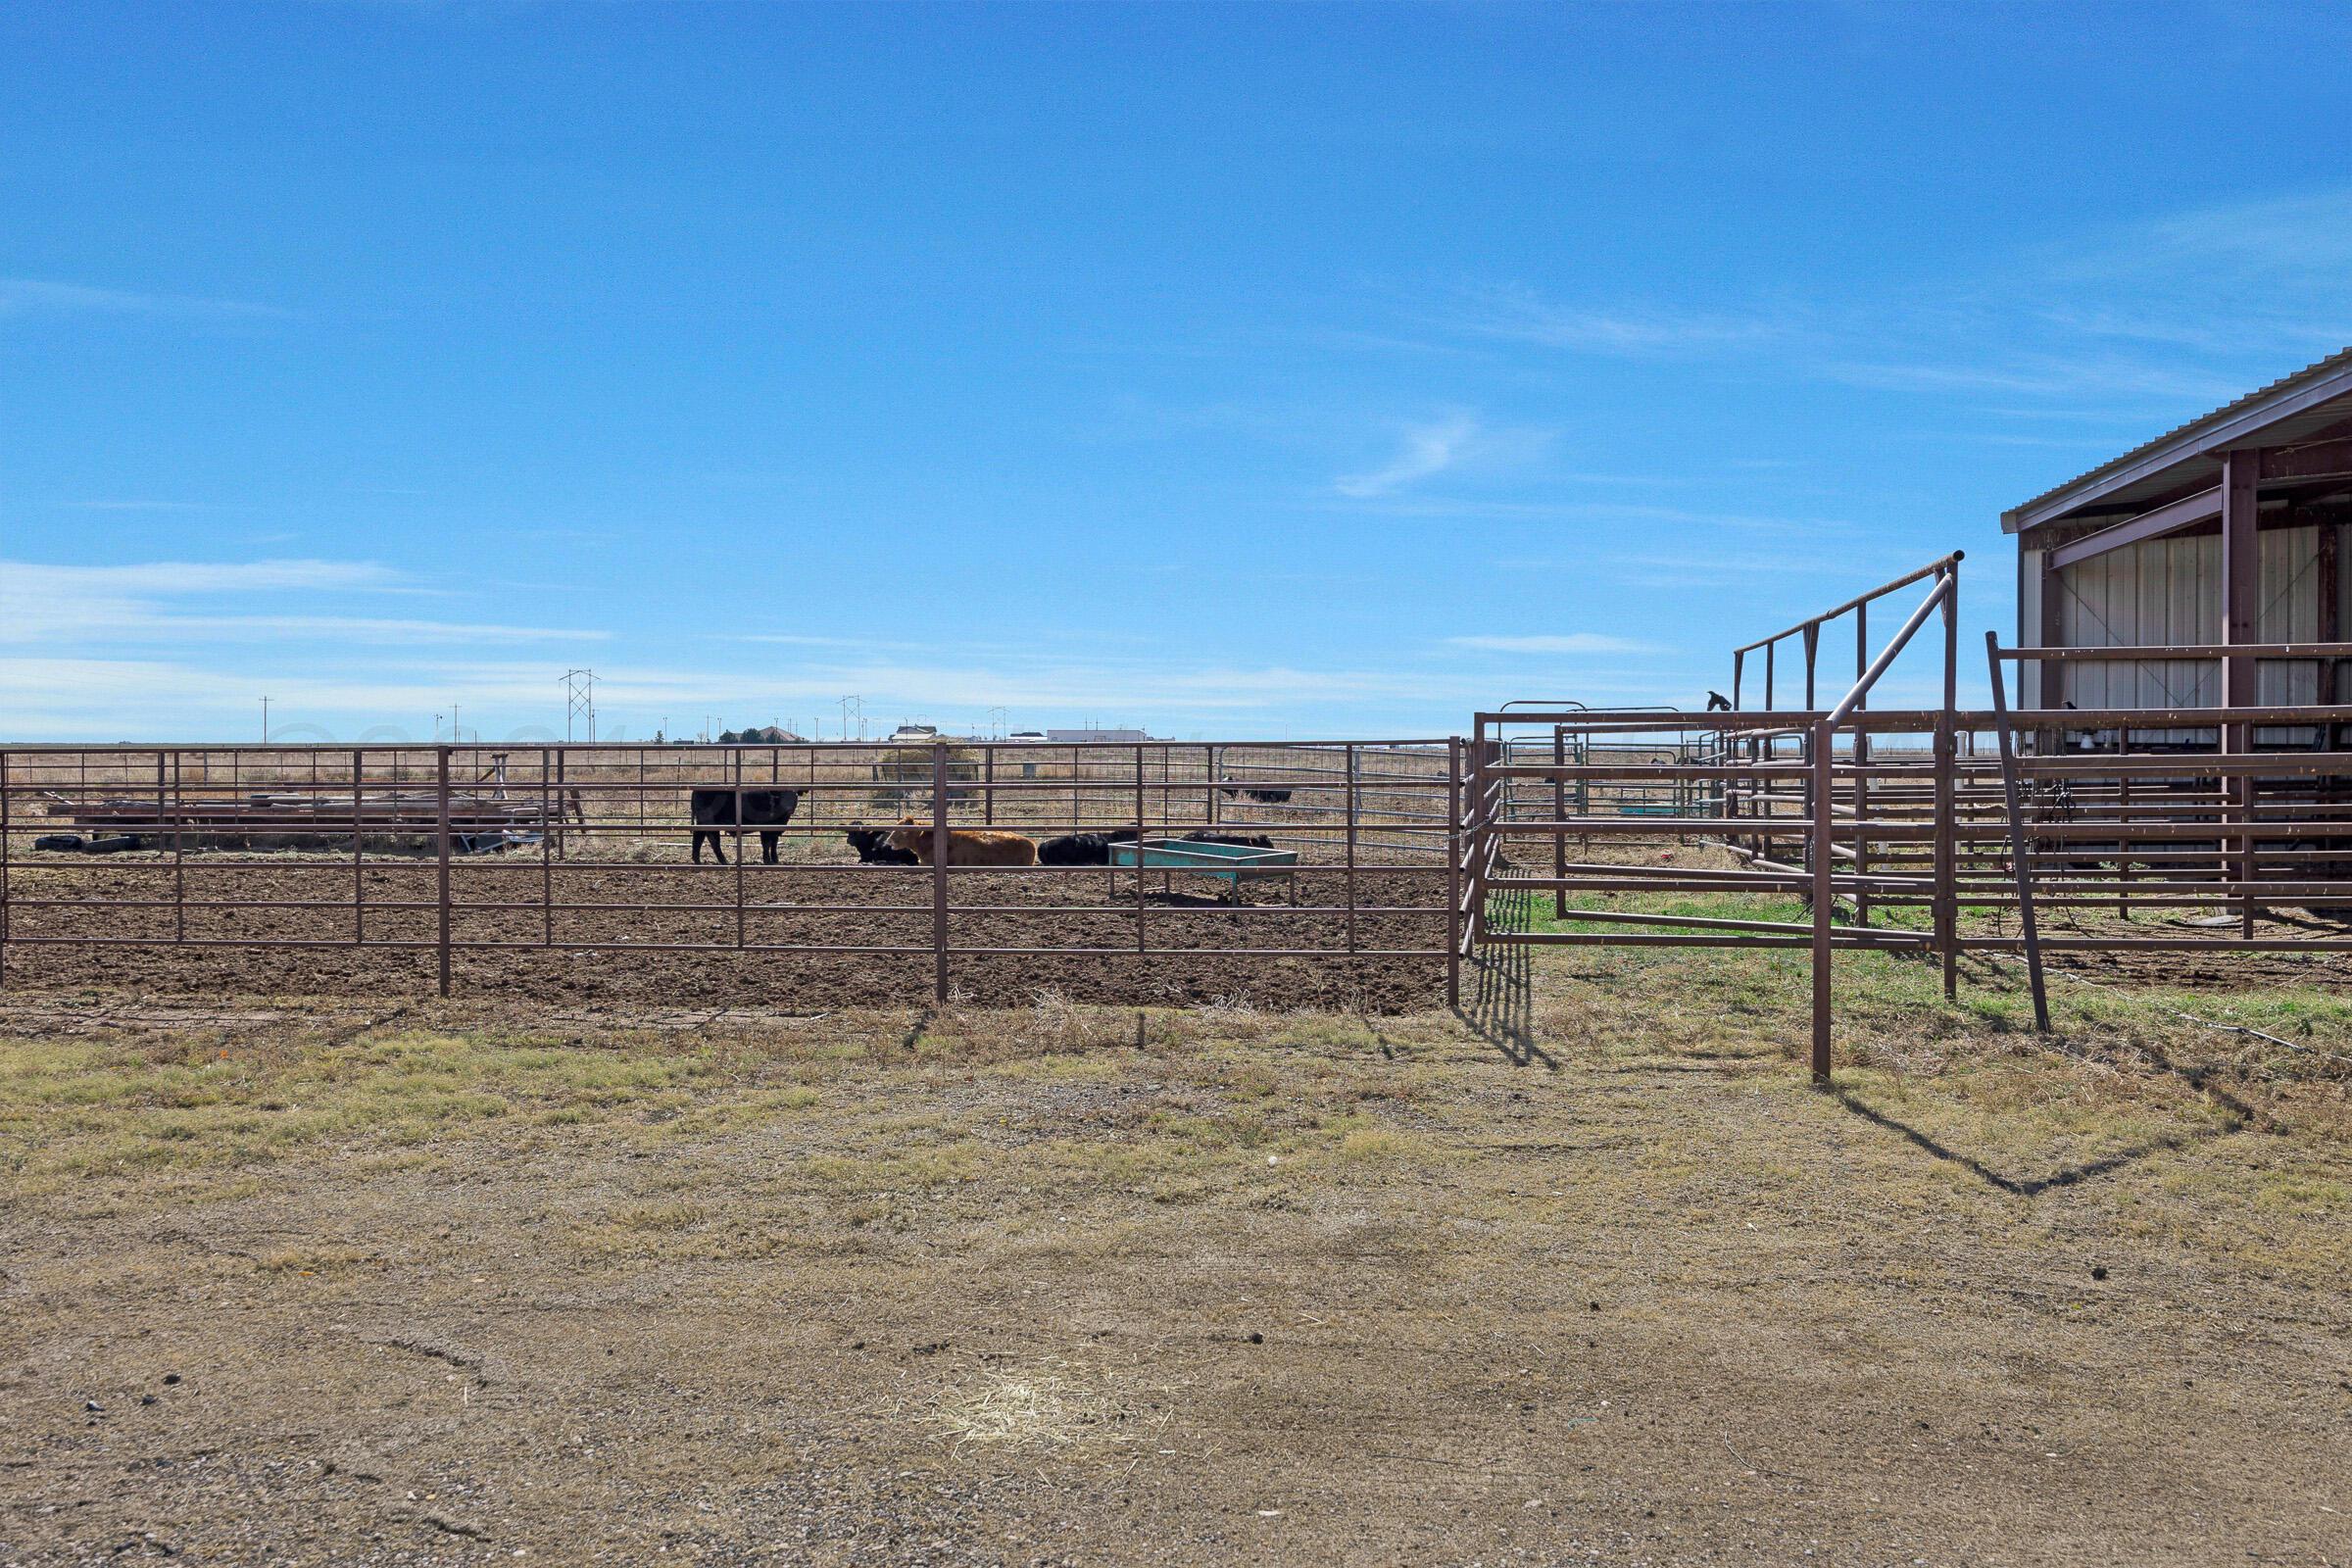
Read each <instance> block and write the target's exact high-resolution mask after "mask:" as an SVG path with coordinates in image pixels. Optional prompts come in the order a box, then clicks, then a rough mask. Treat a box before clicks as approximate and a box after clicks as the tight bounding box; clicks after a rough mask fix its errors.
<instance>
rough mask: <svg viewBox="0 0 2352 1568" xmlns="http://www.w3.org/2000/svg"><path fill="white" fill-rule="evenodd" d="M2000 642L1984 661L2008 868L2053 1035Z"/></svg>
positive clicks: (2041, 1025)
mask: <svg viewBox="0 0 2352 1568" xmlns="http://www.w3.org/2000/svg"><path fill="white" fill-rule="evenodd" d="M2000 648H2001V644H2000V639H1999V638H1998V637H1996V636H1995V635H1994V634H1993V633H1991V632H1989V631H1988V632H1986V633H1985V662H1986V663H1988V664H1990V665H1991V666H1992V723H1993V732H1994V735H1995V737H1996V738H1997V739H1998V740H1999V741H2000V743H2001V800H2002V803H2003V804H2004V805H2005V806H2006V807H2007V808H2008V809H2009V864H2010V868H2011V869H2012V870H2013V871H2014V872H2015V873H2016V877H2017V923H2018V931H2019V933H2020V934H2021V935H2023V936H2024V938H2025V939H2026V979H2027V983H2028V984H2030V985H2031V986H2032V987H2033V990H2034V1028H2035V1029H2036V1030H2038V1031H2039V1032H2040V1033H2042V1034H2045V1035H2046V1034H2048V1033H2049V1032H2050V1004H2049V1000H2048V998H2047V997H2046V996H2044V995H2043V993H2042V989H2041V933H2040V932H2039V931H2038V930H2037V929H2036V928H2035V926H2034V866H2033V862H2032V860H2031V859H2030V858H2029V856H2030V854H2031V851H2030V850H2029V849H2028V847H2027V844H2026V823H2025V818H2024V817H2022V816H2020V815H2019V814H2018V809H2017V756H2016V752H2015V749H2014V748H2013V747H2012V746H2011V745H2010V742H2009V703H2008V700H2007V699H2006V698H2005V697H2004V696H2003V695H2002V693H2001V654H2000Z"/></svg>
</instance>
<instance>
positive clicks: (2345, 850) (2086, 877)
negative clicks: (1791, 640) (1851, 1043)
mask: <svg viewBox="0 0 2352 1568" xmlns="http://www.w3.org/2000/svg"><path fill="white" fill-rule="evenodd" d="M1958 561H1959V558H1958V557H1956V556H1955V557H1951V558H1947V560H1945V561H1943V562H1938V563H1936V564H1934V565H1932V566H1930V567H1928V568H1925V569H1924V570H1923V571H1921V572H1918V573H1914V574H1912V575H1911V576H1909V577H1906V578H1903V579H1899V580H1898V581H1896V582H1895V583H1891V584H1888V585H1887V586H1886V587H1884V588H1881V589H1879V590H1876V591H1875V592H1874V593H1873V594H1871V595H1867V596H1864V598H1863V599H1861V600H1857V601H1851V602H1849V603H1848V604H1847V605H1845V606H1841V607H1839V610H1838V611H1835V612H1832V613H1831V614H1832V615H1837V614H1839V613H1845V612H1849V611H1862V610H1863V609H1864V607H1865V606H1866V605H1867V604H1868V603H1869V602H1870V601H1871V600H1873V599H1875V598H1878V597H1880V596H1883V595H1885V594H1887V593H1890V592H1893V591H1895V590H1896V589H1899V588H1902V587H1905V586H1908V585H1910V584H1913V583H1916V582H1919V581H1923V580H1929V581H1932V587H1931V589H1930V592H1929V593H1928V595H1927V597H1926V599H1925V601H1924V602H1923V603H1921V604H1920V605H1919V607H1918V608H1917V610H1916V611H1915V612H1914V613H1912V614H1911V616H1910V617H1909V619H1908V620H1907V621H1906V622H1905V623H1904V625H1903V627H1902V629H1901V631H1900V632H1899V633H1898V634H1897V635H1896V637H1895V638H1894V639H1892V641H1891V642H1890V643H1889V644H1888V645H1887V648H1886V649H1885V650H1884V651H1883V652H1882V653H1881V654H1880V655H1879V656H1878V657H1877V658H1876V659H1875V660H1872V659H1870V658H1868V657H1867V646H1866V645H1865V647H1864V648H1863V649H1862V651H1861V652H1859V653H1858V655H1857V661H1856V662H1857V665H1858V666H1859V668H1860V676H1859V678H1858V679H1857V680H1856V682H1855V684H1854V686H1853V687H1852V688H1851V689H1850V690H1849V691H1848V692H1847V693H1846V694H1845V696H1844V698H1843V700H1842V701H1840V702H1839V703H1838V705H1837V706H1836V707H1834V708H1831V709H1827V710H1823V709H1818V708H1807V709H1797V710H1787V711H1740V710H1737V709H1731V710H1725V711H1708V712H1704V713H1691V712H1682V713H1674V714H1671V715H1661V714H1659V713H1657V712H1655V711H1590V710H1584V709H1579V708H1573V707H1563V706H1552V707H1547V708H1544V709H1540V710H1533V711H1530V710H1515V709H1505V710H1502V711H1495V712H1487V713H1481V714H1479V715H1478V717H1477V721H1476V728H1475V731H1474V734H1473V736H1472V741H1471V756H1472V762H1471V776H1470V779H1469V782H1468V790H1469V815H1470V821H1469V823H1468V824H1467V826H1466V829H1465V835H1464V836H1465V841H1466V851H1465V855H1466V859H1465V864H1464V874H1465V876H1466V877H1467V878H1468V879H1469V889H1468V892H1467V894H1466V895H1465V897H1464V900H1463V904H1464V907H1465V910H1466V912H1467V914H1468V916H1469V918H1468V922H1467V926H1466V929H1465V930H1464V933H1463V944H1464V956H1470V955H1471V954H1473V953H1475V951H1476V950H1477V949H1478V948H1479V947H1481V946H1482V945H1494V946H1497V947H1503V946H1509V945H1513V944H1561V945H1592V946H1643V947H1747V948H1805V949H1809V950H1810V951H1811V953H1812V956H1813V1000H1814V1029H1813V1050H1812V1066H1813V1070H1814V1073H1815V1075H1816V1076H1817V1077H1826V1076H1827V1074H1828V1071H1829V1064H1830V1022H1831V1013H1830V1002H1831V996H1830V987H1831V973H1832V971H1831V964H1830V961H1829V960H1830V956H1831V955H1832V953H1833V952H1835V951H1836V950H1838V949H1854V948H1870V949H1880V950H1896V951H1910V952H1916V953H1919V954H1922V955H1924V956H1930V957H1932V958H1934V959H1936V961H1938V962H1939V963H1940V965H1941V967H1942V971H1943V983H1944V989H1945V992H1946V994H1947V995H1950V994H1952V992H1953V990H1954V988H1955V985H1956V981H1957V970H1958V963H1959V959H1960V956H1961V955H1962V954H1964V953H1970V952H1989V953H2023V954H2024V956H2026V958H2027V960H2028V964H2029V971H2030V978H2031V982H2032V987H2033V992H2034V1007H2035V1015H2036V1021H2037V1023H2038V1025H2039V1026H2040V1027H2041V1028H2043V1029H2045V1030H2046V1029H2047V1027H2048V1013H2047V1007H2046V1003H2045V1001H2044V999H2043V991H2042V965H2041V955H2042V953H2043V952H2045V951H2078V952H2080V951H2107V952H2176V951H2196V952H2204V953H2216V952H2218V953H2307V954H2327V953H2341V952H2352V926H2348V925H2346V924H2345V923H2343V921H2344V919H2345V918H2346V917H2347V916H2352V752H2347V751H2342V750H2337V749H2336V744H2337V742H2338V741H2339V740H2340V739H2341V737H2342V735H2343V733H2344V727H2345V726H2346V725H2352V706H2332V707H2313V706H2298V707H2267V708H2252V707H2247V708H2227V709H2216V708H2194V709H2180V710H2148V709H2131V710H2117V711H2076V710H2065V711H2043V710H2032V711H2012V710H2010V708H2009V707H2008V704H2007V701H2006V694H2005V692H2004V690H2003V681H2002V675H2003V673H2004V669H2005V666H2008V665H2010V664H2013V663H2015V662H2020V661H2023V660H2028V659H2034V658H2037V657H2073V656H2072V654H2071V652H2062V653H2058V654H2054V655H2045V654H2043V653H2041V652H2040V651H2037V650H2031V649H2029V650H2016V649H2002V648H2000V647H1998V646H1997V644H1996V643H1994V642H1993V640H1992V639H1991V638H1989V637H1988V638H1987V639H1986V644H1987V648H1986V652H1987V658H1988V673H1989V675H1990V676H1991V679H1992V691H1993V693H1994V699H1995V701H1994V707H1993V708H1992V709H1991V710H1989V711H1961V710H1959V709H1958V708H1957V707H1956V706H1955V705H1954V703H1953V701H1952V697H1953V693H1954V690H1955V687H1956V663H1957V641H1956V634H1955V631H1954V624H1955V621H1956V618H1957V617H1956V601H1957V594H1958V569H1957V568H1958ZM1937 613H1940V615H1941V617H1942V623H1943V629H1944V637H1943V656H1944V657H1943V672H1942V673H1943V690H1944V694H1945V695H1944V703H1943V706H1941V707H1939V708H1935V709H1928V710H1912V711H1875V710H1871V709H1869V708H1868V707H1867V706H1866V703H1865V701H1864V699H1865V697H1866V695H1867V693H1868V692H1869V690H1870V689H1871V687H1872V686H1873V685H1874V684H1875V682H1876V681H1877V680H1878V678H1879V677H1880V675H1881V674H1883V673H1884V672H1885V670H1886V669H1887V667H1888V665H1889V664H1890V663H1891V662H1892V661H1893V660H1894V658H1895V656H1896V655H1898V654H1899V653H1900V652H1901V651H1902V649H1903V648H1904V646H1905V645H1906V644H1907V643H1908V642H1909V641H1910V640H1911V638H1912V637H1913V635H1914V634H1915V633H1917V632H1918V631H1919V630H1920V629H1921V627H1922V626H1923V625H1925V624H1926V623H1927V622H1928V620H1929V618H1930V617H1931V616H1932V615H1935V614H1937ZM1823 618H1825V619H1826V618H1827V617H1823ZM1791 635H1796V636H1801V637H1803V639H1804V642H1805V646H1806V653H1807V659H1806V666H1807V669H1806V686H1807V689H1808V693H1810V691H1811V688H1812V684H1813V669H1812V666H1813V663H1814V658H1813V656H1814V654H1815V651H1816V649H1817V647H1818V641H1819V635H1820V623H1819V621H1816V622H1812V623H1807V624H1804V625H1800V627H1798V628H1792V630H1791V632H1789V633H1783V634H1781V636H1782V637H1789V636H1791ZM1756 647H1763V648H1765V650H1766V652H1767V656H1768V658H1769V655H1770V643H1769V641H1768V642H1767V643H1765V644H1758V645H1751V648H1750V649H1749V650H1742V653H1743V654H1744V653H1747V652H1752V651H1753V649H1754V648H1756ZM2124 652H2125V653H2127V654H2129V653H2131V652H2134V651H2132V650H2126V651H2124ZM2166 652H2167V655H2168V657H2173V658H2180V659H2206V658H2212V659H2219V658H2237V657H2278V658H2331V657H2343V656H2345V655H2347V654H2352V646H2346V645H2335V644H2328V645H2319V644H2313V645H2307V646H2299V647H2294V648H2284V647H2281V648H2278V649H2272V648H2268V647H2264V648H2260V649H2255V648H2249V647H2246V646H2244V645H2239V646H2237V647H2235V648H2227V647H2203V646H2200V647H2189V648H2179V649H2168V650H2166ZM1767 667H1768V668H1769V667H1770V666H1769V664H1768V665H1767ZM2195 726H2203V727H2204V730H2205V732H2206V733H2207V734H2208V735H2209V736H2211V737H2212V741H2211V744H2209V745H2208V746H2207V747H2205V748H2204V749H2203V750H2202V751H2193V750H2187V749H2183V748H2181V747H2180V746H2179V745H2177V744H2170V743H2169V742H2168V744H2167V745H2166V747H2165V749H2162V750H2148V749H2143V750H2134V749H2133V747H2134V745H2135V744H2137V742H2136V741H2135V738H2136V737H2142V736H2147V735H2155V734H2163V735H2165V736H2167V737H2168V738H2169V737H2174V736H2178V735H2180V733H2182V732H2183V731H2184V730H2185V731H2191V732H2193V728H2194V727H2195ZM2269 735H2286V736H2294V737H2300V738H2302V740H2303V744H2302V745H2301V746H2300V747H2298V748H2285V747H2278V746H2271V747H2263V746H2261V744H2260V738H2261V737H2264V736H2269ZM1677 844H1697V845H1706V846H1711V847H1716V848H1720V849H1722V850H1723V851H1726V852H1728V858H1731V859H1732V860H1734V861H1735V862H1736V863H1735V864H1732V865H1722V864H1716V865H1713V866H1707V865H1699V864H1692V863H1688V861H1685V862H1683V863H1677V861H1676V858H1675V857H1674V856H1673V854H1672V853H1670V852H1671V848H1672V846H1675V845H1677ZM1572 846H1573V848H1572ZM1546 850H1548V852H1549V853H1548V857H1546V856H1545V855H1544V851H1546ZM1546 858H1548V861H1549V863H1548V865H1546V864H1544V860H1545V859H1546ZM1544 895H1548V896H1549V897H1548V899H1547V900H1544V902H1547V903H1548V904H1549V906H1550V909H1549V914H1550V917H1551V918H1550V926H1549V928H1545V929H1537V928H1534V927H1532V926H1528V925H1525V924H1521V923H1518V922H1513V921H1509V920H1505V919H1503V918H1500V917H1499V916H1498V911H1499V910H1503V909H1510V908H1524V907H1527V906H1526V902H1525V901H1526V900H1527V899H1529V898H1538V899H1541V898H1542V896H1544ZM1661 896H1664V897H1661ZM1736 900H1746V901H1748V902H1749V903H1751V904H1765V903H1771V904H1778V905H1780V906H1782V907H1783V908H1784V909H1785V908H1786V907H1787V906H1788V905H1789V904H1790V903H1791V902H1795V903H1799V904H1800V905H1801V906H1802V910H1801V913H1800V914H1799V915H1798V916H1797V917H1795V918H1790V917H1788V916H1787V915H1786V914H1784V915H1782V916H1781V917H1778V918H1772V917H1758V913H1757V911H1754V910H1743V909H1741V908H1740V907H1739V906H1738V905H1737V904H1736V903H1734V902H1733V901H1736ZM2158 911H2168V912H2163V913H2159V912H2158ZM1964 914H1965V915H1967V916H1970V918H1967V919H1965V920H1964V918H1963V916H1964ZM2151 914H2154V915H2155V916H2156V917H2155V918H2153V919H2150V918H2147V916H2149V915H2151ZM2051 916H2055V917H2056V918H2057V919H2058V920H2059V921H2061V922H2063V924H2064V927H2065V929H2063V930H2062V931H2059V932H2057V933H2055V934H2052V933H2050V932H2048V931H2046V930H2044V929H2043V925H2044V924H2045V922H2046V919H2047V918H2048V917H2051Z"/></svg>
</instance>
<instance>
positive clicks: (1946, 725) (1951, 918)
mask: <svg viewBox="0 0 2352 1568" xmlns="http://www.w3.org/2000/svg"><path fill="white" fill-rule="evenodd" d="M1948 570H1949V575H1950V578H1951V587H1950V588H1949V589H1948V590H1946V591H1945V593H1944V596H1943V711H1942V712H1941V713H1940V714H1938V715H1937V723H1938V727H1939V729H1940V732H1941V733H1940V737H1939V744H1938V746H1937V748H1936V751H1937V757H1936V904H1937V907H1938V908H1939V909H1940V910H1941V912H1940V913H1939V914H1938V915H1937V916H1936V947H1937V948H1938V949H1939V950H1941V953H1942V957H1943V996H1944V1000H1945V1001H1947V1002H1949V1001H1952V1000H1954V999H1955V998H1957V997H1958V996H1959V995H1960V821H1959V810H1960V808H1959V805H1958V784H1959V771H1960V734H1959V728H1960V721H1959V718H1958V712H1959V708H1960V568H1959V567H1958V566H1952V567H1950V568H1948ZM1993 683H1994V684H1995V685H1998V684H1999V683H2000V670H1999V669H1998V667H1995V669H1994V670H1993Z"/></svg>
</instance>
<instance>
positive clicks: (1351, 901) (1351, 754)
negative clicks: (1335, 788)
mask: <svg viewBox="0 0 2352 1568" xmlns="http://www.w3.org/2000/svg"><path fill="white" fill-rule="evenodd" d="M1355 769H1356V760H1355V742H1353V741H1349V742H1348V952H1349V953H1351V954H1352V953H1353V952H1355V833H1356V821H1357V818H1358V817H1360V816H1361V815H1362V812H1361V811H1359V810H1358V809H1357V800H1356V778H1355ZM1235 885H1236V886H1237V887H1238V886H1239V885H1240V884H1239V883H1238V882H1237V883H1236V884H1235ZM1292 902H1294V903H1296V902H1297V900H1296V899H1295V898H1294V900H1293V901H1292Z"/></svg>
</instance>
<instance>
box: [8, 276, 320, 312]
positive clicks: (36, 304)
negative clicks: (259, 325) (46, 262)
mask: <svg viewBox="0 0 2352 1568" xmlns="http://www.w3.org/2000/svg"><path fill="white" fill-rule="evenodd" d="M286 314H287V313H286V312H285V311H283V310H280V309H279V308H277V307H276V306H272V305H256V304H253V303H250V302H248V301H245V300H222V299H205V298H202V297H199V296H196V295H191V294H159V293H145V292H140V291H138V290H133V289H120V288H97V287H93V286H91V285H89V284H86V283H60V282H55V281H53V280H50V279H47V278H37V277H0V317H10V316H35V315H48V316H92V315H96V316H150V317H181V318H199V319H201V318H210V319H268V318H271V317H282V316H284V315H286Z"/></svg>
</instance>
